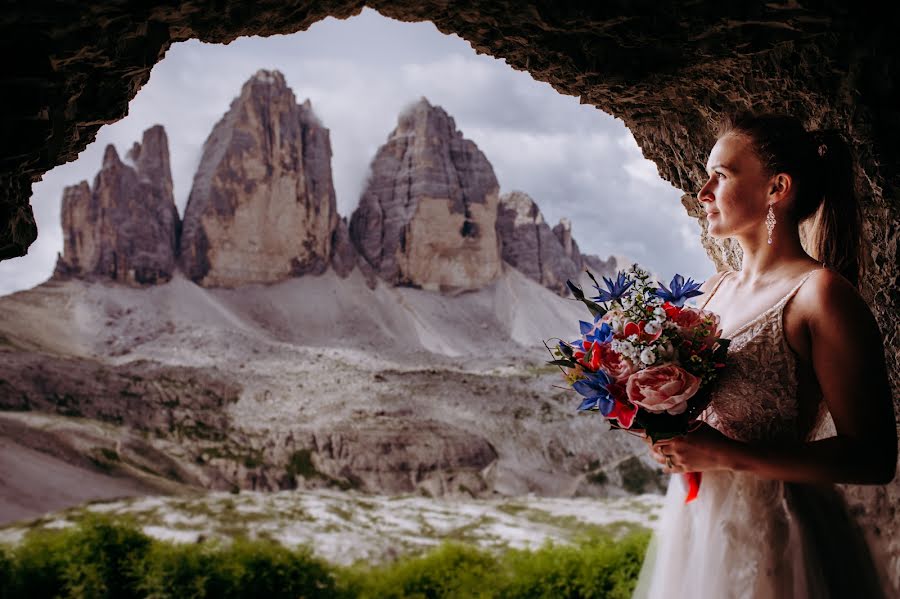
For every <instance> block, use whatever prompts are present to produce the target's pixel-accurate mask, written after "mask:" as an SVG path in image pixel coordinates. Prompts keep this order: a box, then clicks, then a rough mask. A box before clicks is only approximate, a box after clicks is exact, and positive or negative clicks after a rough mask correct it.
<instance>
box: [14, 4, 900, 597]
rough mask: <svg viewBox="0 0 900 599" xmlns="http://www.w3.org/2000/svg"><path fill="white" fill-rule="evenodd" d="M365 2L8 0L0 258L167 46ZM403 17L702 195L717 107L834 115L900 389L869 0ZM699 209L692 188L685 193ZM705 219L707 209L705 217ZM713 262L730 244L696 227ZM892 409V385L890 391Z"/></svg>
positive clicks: (887, 84)
mask: <svg viewBox="0 0 900 599" xmlns="http://www.w3.org/2000/svg"><path fill="white" fill-rule="evenodd" d="M363 5H364V2H363V1H362V0H329V1H327V2H313V1H312V0H305V1H304V0H299V1H297V0H295V1H292V2H290V3H288V4H285V3H284V2H280V1H279V2H275V1H274V0H260V1H257V2H254V3H252V5H251V4H250V3H248V2H246V0H224V1H223V2H218V3H215V4H213V3H212V2H209V1H208V0H199V1H196V2H191V3H185V4H182V5H179V6H178V7H174V8H173V7H171V6H169V5H163V4H162V3H157V4H154V3H152V2H150V3H141V4H133V3H102V2H96V1H89V2H88V3H86V4H84V3H83V4H79V5H77V6H76V5H70V6H67V5H58V6H54V9H53V10H52V11H48V10H46V7H45V6H43V5H41V4H39V3H33V2H32V3H26V2H21V1H19V2H15V3H13V4H12V5H10V6H8V7H7V10H5V11H4V13H3V15H2V16H0V30H2V35H0V48H2V49H3V50H5V53H6V55H8V56H16V57H17V60H14V61H10V63H9V64H8V65H7V68H6V69H4V72H3V74H2V76H0V92H2V93H3V97H4V98H5V100H6V106H5V107H4V111H3V114H2V115H0V130H2V131H3V132H4V135H3V136H0V190H2V191H0V219H2V220H0V259H3V258H9V257H12V256H16V255H21V254H23V253H24V252H26V251H27V248H28V245H30V243H31V242H32V241H33V240H34V238H35V233H36V229H35V226H34V220H33V217H32V216H31V211H30V209H29V208H28V202H29V198H30V185H29V183H30V182H32V181H35V180H37V179H39V177H40V176H41V174H42V173H44V172H46V171H47V170H49V169H50V168H52V167H53V166H55V165H57V164H62V163H64V162H67V161H70V160H73V159H74V158H75V157H76V156H77V154H78V153H79V152H80V151H81V150H83V149H84V148H85V147H86V146H87V145H88V144H89V143H91V142H92V141H93V140H94V138H95V137H96V133H97V130H98V129H99V128H100V127H101V126H102V125H103V124H104V123H109V122H114V121H116V120H118V119H120V118H122V117H123V116H124V115H125V114H126V113H127V109H128V102H129V101H130V100H131V99H132V98H133V97H134V96H135V94H136V93H137V92H138V90H139V89H140V88H141V86H142V85H143V84H144V83H146V81H147V79H148V78H149V74H150V70H151V69H152V68H153V66H154V64H155V63H156V62H158V61H159V60H160V59H161V58H162V56H163V55H164V54H165V51H166V50H167V49H168V47H169V46H170V45H171V44H172V43H174V42H176V41H182V40H187V39H192V38H197V39H200V40H202V41H206V42H215V43H227V42H230V41H232V40H234V39H236V38H238V37H240V36H243V35H273V34H284V33H292V32H295V31H302V30H305V29H307V28H308V27H309V26H310V25H312V24H313V23H315V22H317V21H319V20H322V19H324V18H325V17H327V16H333V17H336V18H347V17H349V16H351V15H354V14H357V13H359V12H360V11H361V10H362V7H363ZM365 5H366V6H369V7H371V8H374V9H375V10H378V11H379V12H381V13H382V14H384V15H385V16H388V17H391V18H394V19H398V20H403V21H424V20H430V21H432V22H433V23H434V24H435V25H436V27H437V28H438V29H439V30H440V31H442V32H444V33H447V34H451V33H454V34H457V35H459V36H460V37H462V38H463V39H465V40H467V41H469V42H470V43H471V44H472V46H473V47H474V48H475V49H476V50H477V51H479V52H482V53H487V54H490V55H492V56H494V57H497V58H500V59H503V60H505V61H506V63H507V64H509V65H510V66H511V67H512V68H515V69H520V70H525V71H528V72H529V73H530V75H531V76H532V77H533V78H534V79H536V80H538V81H545V82H548V83H550V84H551V85H552V86H553V87H554V88H555V89H556V90H557V91H559V92H560V93H564V94H569V95H573V96H577V97H579V98H580V101H581V102H582V103H585V104H591V105H593V106H596V107H598V108H600V109H602V110H604V111H605V112H607V113H609V114H611V115H613V116H615V117H617V118H620V119H622V120H623V122H624V123H625V124H626V125H627V126H628V127H629V129H630V130H631V132H632V133H633V134H634V137H635V139H636V141H637V143H638V145H640V146H641V148H642V149H643V152H644V155H645V156H646V157H647V158H649V159H651V160H653V161H655V162H656V164H657V166H658V168H659V172H660V174H661V175H662V176H663V178H665V179H666V180H668V181H670V182H671V183H672V184H673V185H675V186H677V187H678V188H680V189H682V190H684V191H686V192H689V193H691V194H694V193H696V191H697V190H698V189H699V187H700V184H701V182H702V181H703V175H704V173H703V164H704V163H705V160H706V155H707V153H708V151H709V148H710V147H711V146H712V143H713V130H712V127H711V126H710V122H711V121H712V120H714V119H715V118H716V117H717V116H718V115H719V114H721V113H723V112H724V111H728V110H731V109H734V108H738V107H748V106H754V107H756V108H758V109H763V110H765V109H781V110H789V111H791V112H793V113H795V114H797V115H798V116H800V117H801V118H802V119H804V120H805V121H806V122H807V124H808V125H810V126H817V127H833V128H837V129H839V130H840V131H842V132H843V133H844V134H845V135H847V137H848V139H849V140H850V142H851V143H852V144H853V146H854V148H855V149H856V151H857V169H858V170H857V172H858V179H857V181H858V185H859V189H860V191H861V192H862V197H863V198H864V218H865V220H866V224H865V235H866V240H867V241H868V242H869V243H870V245H871V250H870V252H869V257H870V265H869V266H870V270H869V275H868V276H867V277H866V279H865V280H864V281H863V285H862V287H863V289H862V291H863V294H864V295H865V297H866V298H867V299H868V300H869V302H870V305H871V306H872V309H873V311H874V312H875V315H876V317H877V319H878V322H879V325H880V327H881V331H882V333H883V336H884V339H885V345H886V357H887V363H888V369H889V373H890V377H891V382H892V385H893V388H894V389H895V390H896V389H900V224H898V223H900V203H898V200H897V198H898V191H900V159H898V158H900V156H898V152H900V146H898V144H897V143H896V140H897V137H898V135H900V114H898V112H897V110H896V106H897V98H898V97H900V78H897V77H896V76H894V73H896V72H898V67H900V65H898V63H900V38H898V36H897V35H896V32H895V29H896V27H895V24H894V22H893V20H892V19H889V18H877V14H876V18H873V14H874V13H872V11H871V9H870V8H869V7H868V6H867V5H865V4H862V3H857V4H853V5H844V4H837V3H826V4H822V3H812V2H807V1H805V0H801V1H799V2H792V3H766V4H759V3H745V4H740V5H734V6H730V7H729V10H728V11H727V13H724V12H723V11H722V9H721V3H720V2H713V1H712V0H702V1H700V2H695V3H692V4H690V5H688V6H686V5H684V4H683V3H663V4H659V5H655V6H654V9H653V10H652V11H646V10H644V7H643V6H641V5H636V4H634V3H630V2H625V1H624V0H615V1H613V2H608V3H604V4H603V5H602V6H599V7H598V5H596V4H590V3H583V4H576V3H565V4H563V3H558V4H548V3H539V2H524V3H523V2H513V1H512V0H491V1H487V0H479V1H476V2H474V3H464V4H459V3H457V4H452V3H451V4H448V3H447V2H444V1H438V0H425V1H422V2H416V3H408V2H396V1H391V0H372V1H370V2H366V3H365ZM686 202H687V204H688V205H689V206H688V208H689V210H690V211H691V212H692V213H695V214H696V200H695V199H691V198H687V199H686ZM702 224H703V223H701V225H702ZM704 245H705V247H707V249H708V250H709V251H710V254H711V256H712V257H713V258H714V259H715V260H716V261H717V263H718V264H719V266H723V265H724V264H725V263H729V264H731V265H732V266H736V265H737V264H738V259H739V256H737V255H736V248H734V247H728V246H724V247H722V246H720V245H718V244H717V243H715V242H714V241H713V240H709V239H707V240H706V241H705V242H704ZM895 398H897V399H895V402H896V405H897V413H898V414H900V395H898V394H895ZM848 491H850V493H851V494H855V495H858V496H859V497H858V498H857V501H858V505H859V506H861V507H863V506H864V507H866V508H867V513H866V515H865V516H863V517H862V518H863V521H864V522H865V523H866V525H867V527H868V528H869V530H870V531H872V532H873V534H879V535H880V536H881V537H882V538H884V539H892V540H891V541H890V544H891V549H890V551H891V554H892V562H891V566H890V567H891V571H892V574H893V576H894V579H895V580H896V581H897V582H898V585H900V517H898V515H897V513H896V511H894V510H895V508H891V507H889V506H897V505H900V479H898V480H896V481H895V482H893V483H892V484H891V485H889V486H887V487H877V488H864V487H857V488H854V489H848Z"/></svg>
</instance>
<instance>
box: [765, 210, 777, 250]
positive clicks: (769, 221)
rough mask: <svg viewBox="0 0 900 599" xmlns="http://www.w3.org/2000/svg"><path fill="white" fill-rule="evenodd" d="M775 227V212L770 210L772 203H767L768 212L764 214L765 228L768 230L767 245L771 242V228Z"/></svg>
mask: <svg viewBox="0 0 900 599" xmlns="http://www.w3.org/2000/svg"><path fill="white" fill-rule="evenodd" d="M774 228H775V212H773V211H772V204H769V214H768V215H767V216H766V229H768V230H769V245H771V244H772V229H774Z"/></svg>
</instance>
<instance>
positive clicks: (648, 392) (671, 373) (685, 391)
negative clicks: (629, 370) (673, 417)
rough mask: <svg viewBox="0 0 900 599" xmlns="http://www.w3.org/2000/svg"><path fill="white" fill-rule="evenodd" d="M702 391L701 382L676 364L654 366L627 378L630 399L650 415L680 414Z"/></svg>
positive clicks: (626, 388) (627, 391)
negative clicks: (695, 395) (696, 394)
mask: <svg viewBox="0 0 900 599" xmlns="http://www.w3.org/2000/svg"><path fill="white" fill-rule="evenodd" d="M699 388H700V379H699V378H697V377H695V376H694V375H692V374H691V373H690V372H688V371H686V370H685V369H684V368H682V367H680V366H676V365H675V364H663V365H662V366H651V367H650V368H645V369H644V370H639V371H637V372H635V373H634V374H632V375H631V376H630V377H629V378H628V382H627V383H626V384H625V391H626V393H628V399H629V400H630V401H631V402H632V403H634V404H637V405H639V406H641V407H642V408H644V409H645V410H647V411H648V412H668V413H669V414H681V413H683V412H684V411H685V410H686V409H687V401H688V399H690V398H691V397H693V396H694V394H695V393H697V390H698V389H699Z"/></svg>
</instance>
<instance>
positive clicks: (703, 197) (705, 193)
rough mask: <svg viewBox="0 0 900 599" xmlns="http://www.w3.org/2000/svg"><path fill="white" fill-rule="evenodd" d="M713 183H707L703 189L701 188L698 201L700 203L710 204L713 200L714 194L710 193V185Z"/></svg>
mask: <svg viewBox="0 0 900 599" xmlns="http://www.w3.org/2000/svg"><path fill="white" fill-rule="evenodd" d="M711 181H712V179H710V180H709V181H707V182H706V184H704V185H703V187H701V188H700V191H698V192H697V199H698V200H699V201H701V202H708V201H710V200H712V194H710V193H709V184H710V182H711Z"/></svg>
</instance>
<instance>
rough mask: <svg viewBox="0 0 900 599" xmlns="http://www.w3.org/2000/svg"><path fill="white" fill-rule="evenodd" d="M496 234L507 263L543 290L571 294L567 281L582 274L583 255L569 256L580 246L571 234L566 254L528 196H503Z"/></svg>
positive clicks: (510, 194)
mask: <svg viewBox="0 0 900 599" xmlns="http://www.w3.org/2000/svg"><path fill="white" fill-rule="evenodd" d="M558 226H559V225H558ZM497 234H498V235H499V236H500V243H501V248H502V255H503V259H504V260H505V261H506V262H508V263H509V264H511V265H512V266H515V267H516V268H517V269H519V270H520V271H521V272H522V273H524V274H525V275H527V276H528V277H529V278H531V279H533V280H535V281H537V282H538V283H540V284H541V285H543V286H544V287H547V288H548V289H551V290H553V291H555V292H556V293H558V294H560V295H567V294H568V289H567V288H566V279H572V280H577V279H578V277H579V274H580V270H581V268H580V267H581V254H580V253H576V254H571V253H570V252H571V251H572V249H573V247H574V249H575V251H576V252H577V251H578V250H577V247H578V246H577V245H575V244H574V241H572V238H571V234H570V235H569V242H570V243H569V252H567V251H566V248H565V247H564V246H563V244H562V243H561V242H560V240H559V238H558V237H557V235H555V234H554V231H553V230H552V229H551V228H550V225H548V224H547V223H546V221H544V216H543V215H542V214H541V210H540V208H538V206H537V204H535V203H534V200H532V199H531V197H530V196H528V194H526V193H523V192H521V191H513V192H511V193H507V194H504V195H503V196H501V198H500V205H499V206H498V208H497ZM573 256H575V259H574V260H573ZM576 260H577V262H576Z"/></svg>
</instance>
